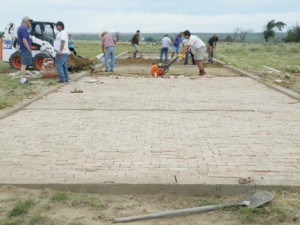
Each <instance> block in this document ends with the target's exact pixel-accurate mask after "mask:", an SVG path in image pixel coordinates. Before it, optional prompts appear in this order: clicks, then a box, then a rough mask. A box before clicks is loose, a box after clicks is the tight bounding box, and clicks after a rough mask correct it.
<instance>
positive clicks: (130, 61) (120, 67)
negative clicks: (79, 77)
mask: <svg viewBox="0 0 300 225" xmlns="http://www.w3.org/2000/svg"><path fill="white" fill-rule="evenodd" d="M153 63H158V60H157V59H146V58H123V59H122V58H121V59H118V60H117V62H116V69H115V73H103V72H99V71H98V72H96V73H93V75H101V76H102V75H115V76H138V77H140V76H143V77H149V76H150V70H151V65H152V64H153ZM205 69H206V72H207V76H206V78H213V77H233V76H240V75H239V74H237V73H234V72H232V71H230V70H228V69H225V68H224V67H223V66H222V65H220V64H217V63H214V64H208V63H206V64H205ZM198 74H199V71H198V68H197V66H195V65H192V64H189V65H183V62H176V63H175V64H174V65H172V66H171V67H170V70H169V72H168V73H167V75H168V76H167V77H168V78H178V77H179V76H181V77H182V76H187V77H199V76H198Z"/></svg>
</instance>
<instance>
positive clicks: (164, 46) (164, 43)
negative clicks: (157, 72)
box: [160, 34, 172, 63]
mask: <svg viewBox="0 0 300 225" xmlns="http://www.w3.org/2000/svg"><path fill="white" fill-rule="evenodd" d="M171 44H172V41H171V38H169V37H168V35H167V34H166V35H165V36H164V38H163V39H162V40H161V49H160V62H161V63H162V61H163V56H164V55H165V62H168V54H169V46H170V45H171Z"/></svg>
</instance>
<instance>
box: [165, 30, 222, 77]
mask: <svg viewBox="0 0 300 225" xmlns="http://www.w3.org/2000/svg"><path fill="white" fill-rule="evenodd" d="M218 41H219V38H218V35H216V34H215V35H214V36H212V37H211V38H209V40H208V43H207V52H208V62H209V63H213V52H214V49H215V48H216V47H217V42H218ZM171 45H172V55H171V58H172V60H173V59H174V56H175V55H177V57H178V58H184V65H187V64H188V61H189V55H190V56H191V58H192V63H193V65H196V64H197V65H198V67H199V75H201V76H203V75H205V74H206V73H205V70H204V65H203V61H204V58H205V52H206V45H205V44H204V42H203V41H202V40H201V39H200V38H199V37H198V36H196V35H192V34H191V33H190V31H188V30H186V31H185V32H180V33H179V34H177V35H176V36H175V37H174V38H173V40H171V38H169V37H168V35H167V34H166V35H165V36H164V37H163V39H162V40H161V50H160V62H161V63H162V62H163V56H164V57H165V62H168V55H169V47H170V46H171ZM181 45H182V47H183V50H182V51H180V46H181Z"/></svg>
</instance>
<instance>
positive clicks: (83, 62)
mask: <svg viewBox="0 0 300 225" xmlns="http://www.w3.org/2000/svg"><path fill="white" fill-rule="evenodd" d="M91 64H93V62H92V60H90V59H87V58H83V57H81V56H75V55H72V54H71V55H69V57H68V67H69V69H71V70H78V69H84V68H86V67H89V66H90V65H91Z"/></svg>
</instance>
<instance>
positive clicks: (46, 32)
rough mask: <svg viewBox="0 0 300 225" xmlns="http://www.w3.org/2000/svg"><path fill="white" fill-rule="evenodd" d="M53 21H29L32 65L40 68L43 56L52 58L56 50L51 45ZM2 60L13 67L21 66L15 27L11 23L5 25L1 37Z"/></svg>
mask: <svg viewBox="0 0 300 225" xmlns="http://www.w3.org/2000/svg"><path fill="white" fill-rule="evenodd" d="M54 28H55V23H51V22H38V21H32V22H31V30H30V31H29V34H30V37H31V39H32V57H33V65H32V66H33V67H34V69H36V70H41V69H42V67H43V61H44V59H45V58H54V57H55V55H56V52H55V50H54V47H53V42H54V40H55V32H54ZM2 48H3V53H2V60H3V61H4V62H7V63H9V64H10V66H11V67H12V68H14V69H20V68H21V57H20V53H19V46H18V40H17V28H16V27H15V26H14V24H13V23H10V24H8V25H7V26H6V28H5V31H4V37H3V46H2Z"/></svg>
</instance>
